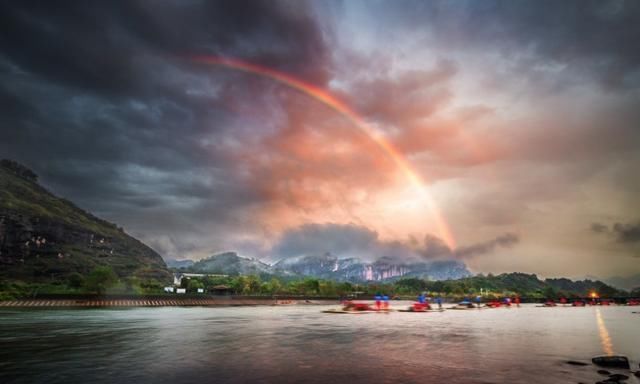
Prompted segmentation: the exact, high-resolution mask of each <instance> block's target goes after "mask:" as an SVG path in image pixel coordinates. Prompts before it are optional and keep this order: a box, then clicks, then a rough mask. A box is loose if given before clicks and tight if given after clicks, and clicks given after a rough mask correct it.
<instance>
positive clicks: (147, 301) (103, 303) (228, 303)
mask: <svg viewBox="0 0 640 384" xmlns="http://www.w3.org/2000/svg"><path fill="white" fill-rule="evenodd" d="M337 303H338V300H337V299H312V298H309V299H304V298H303V299H300V298H296V299H288V298H283V299H281V298H277V299H274V298H225V297H220V298H212V297H206V298H192V297H163V298H157V297H149V298H145V297H140V298H109V297H102V298H101V297H94V298H86V299H22V300H7V301H0V308H107V307H108V308H129V307H235V306H281V305H282V306H287V305H330V304H337Z"/></svg>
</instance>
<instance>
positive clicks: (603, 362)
mask: <svg viewBox="0 0 640 384" xmlns="http://www.w3.org/2000/svg"><path fill="white" fill-rule="evenodd" d="M591 361H592V362H593V364H595V365H599V366H601V367H608V368H621V369H630V368H631V366H630V365H629V359H628V358H627V357H626V356H596V357H594V358H593V359H591Z"/></svg>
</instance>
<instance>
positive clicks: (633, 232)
mask: <svg viewBox="0 0 640 384" xmlns="http://www.w3.org/2000/svg"><path fill="white" fill-rule="evenodd" d="M611 229H612V231H613V233H614V234H615V235H616V238H617V240H618V241H619V242H621V243H637V242H640V222H637V223H628V224H622V223H615V224H613V227H612V228H611Z"/></svg>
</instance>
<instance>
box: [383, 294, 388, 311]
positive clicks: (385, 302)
mask: <svg viewBox="0 0 640 384" xmlns="http://www.w3.org/2000/svg"><path fill="white" fill-rule="evenodd" d="M382 309H384V310H385V311H386V310H388V309H389V296H387V295H383V296H382Z"/></svg>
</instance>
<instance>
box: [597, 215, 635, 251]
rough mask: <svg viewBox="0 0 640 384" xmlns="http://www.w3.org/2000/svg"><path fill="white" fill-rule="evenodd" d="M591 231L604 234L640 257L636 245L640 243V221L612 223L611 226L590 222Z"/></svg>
mask: <svg viewBox="0 0 640 384" xmlns="http://www.w3.org/2000/svg"><path fill="white" fill-rule="evenodd" d="M591 231H593V232H594V233H596V234H598V235H606V236H608V237H609V238H610V239H615V242H617V243H618V244H620V245H622V246H623V247H624V248H625V249H626V250H627V251H629V250H630V251H631V252H632V253H631V255H633V256H634V257H640V253H638V245H640V221H637V222H630V223H614V224H613V225H611V226H607V225H605V224H600V223H593V224H591Z"/></svg>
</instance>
